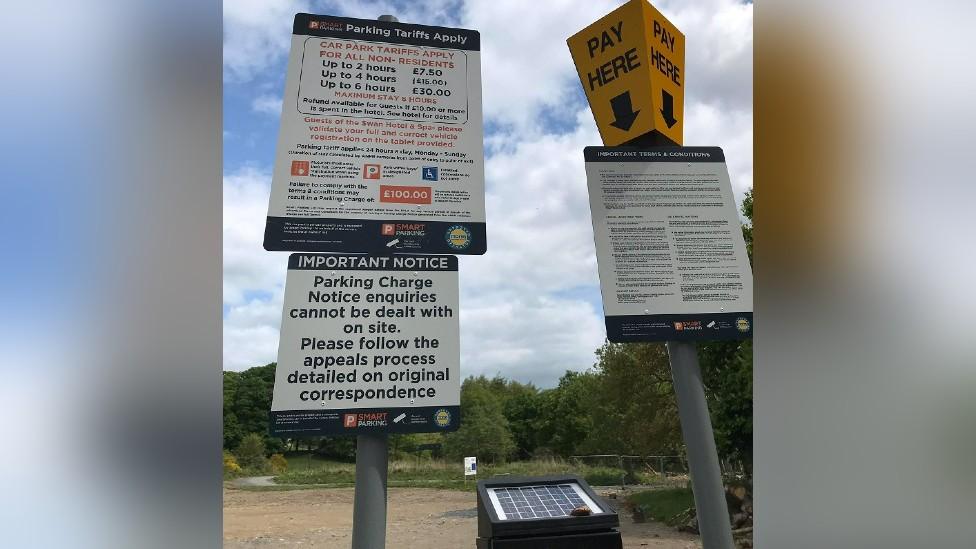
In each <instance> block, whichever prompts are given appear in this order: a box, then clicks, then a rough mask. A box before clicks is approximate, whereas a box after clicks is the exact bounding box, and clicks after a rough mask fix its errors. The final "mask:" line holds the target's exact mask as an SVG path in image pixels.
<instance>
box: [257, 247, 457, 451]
mask: <svg viewBox="0 0 976 549" xmlns="http://www.w3.org/2000/svg"><path fill="white" fill-rule="evenodd" d="M458 337H459V335H458V273H457V258H456V257H454V256H416V255H394V256H382V257H381V256H366V255H339V254H337V255H320V254H292V255H291V256H290V257H289V258H288V277H287V279H286V285H285V299H284V307H283V311H282V319H281V340H280V341H279V344H278V366H277V368H276V369H275V385H274V399H273V402H272V405H271V434H272V435H273V436H281V437H303V436H318V435H336V434H356V433H361V432H389V433H419V432H440V431H452V430H456V429H457V428H458V426H459V425H460V403H461V402H460V398H461V383H460V372H459V362H460V345H459V343H458Z"/></svg>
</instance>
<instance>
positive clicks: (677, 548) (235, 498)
mask: <svg viewBox="0 0 976 549" xmlns="http://www.w3.org/2000/svg"><path fill="white" fill-rule="evenodd" d="M352 500H353V489H352V488H331V489H309V490H292V491H278V492H272V491H268V492H260V491H248V490H235V489H225V490H224V547H225V548H229V549H253V548H257V547H284V548H293V547H303V548H304V547H314V548H322V549H333V548H334V549H348V548H349V546H350V542H351V539H350V538H351V535H352ZM477 523H478V519H477V514H476V511H475V494H474V493H472V492H457V491H453V490H432V489H422V488H391V489H390V491H389V506H388V510H387V534H386V540H387V547H390V548H391V549H396V548H399V547H406V548H411V549H414V548H416V549H459V548H473V547H474V540H475V537H476V536H477ZM620 532H621V537H622V538H623V541H624V547H625V548H626V549H638V548H641V547H650V548H659V549H660V548H663V549H698V548H700V547H701V543H700V541H699V540H698V538H697V537H696V536H692V535H688V534H682V533H679V532H676V531H675V530H674V529H672V528H670V527H668V526H665V525H663V524H659V523H653V522H649V523H644V524H635V523H633V522H632V521H631V520H630V517H629V516H626V515H624V516H621V526H620Z"/></svg>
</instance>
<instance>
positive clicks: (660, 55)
mask: <svg viewBox="0 0 976 549" xmlns="http://www.w3.org/2000/svg"><path fill="white" fill-rule="evenodd" d="M566 42H567V43H568V45H569V51H570V53H571V54H572V56H573V63H575V64H576V70H577V72H578V73H579V77H580V82H581V83H582V84H583V91H585V92H586V99H587V101H589V103H590V110H592V111H593V118H594V119H596V125H597V128H599V130H600V137H601V138H603V142H604V144H606V145H619V144H621V143H625V142H627V141H630V140H631V139H634V138H636V137H640V136H642V135H644V134H646V133H648V132H651V131H656V132H659V133H660V134H662V135H664V136H666V137H667V138H668V139H669V140H671V141H673V142H674V143H678V144H681V143H682V142H683V138H682V136H683V135H684V120H683V119H684V103H685V72H684V70H685V35H684V34H682V33H681V31H679V30H678V28H677V27H675V26H674V24H672V23H671V22H670V21H668V19H667V18H666V17H664V15H663V14H662V13H661V12H659V11H658V10H657V9H656V8H655V7H654V6H652V5H650V4H649V3H648V2H647V0H630V1H629V2H627V3H626V4H623V5H622V6H620V7H619V8H617V9H615V10H613V11H612V12H610V13H608V14H607V15H605V16H604V17H602V18H600V19H598V20H597V21H595V22H593V24H591V25H590V26H588V27H586V28H585V29H583V30H581V31H579V32H578V33H576V34H574V35H573V36H571V37H570V38H569V39H568V40H567V41H566Z"/></svg>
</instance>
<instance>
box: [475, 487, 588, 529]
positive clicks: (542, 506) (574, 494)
mask: <svg viewBox="0 0 976 549" xmlns="http://www.w3.org/2000/svg"><path fill="white" fill-rule="evenodd" d="M488 498H489V499H490V500H491V503H492V506H493V507H494V508H495V514H497V515H498V519H499V520H527V519H544V518H553V517H565V516H568V515H569V513H570V511H572V510H573V509H575V508H577V507H580V506H583V505H585V506H587V507H589V508H590V511H591V512H592V513H593V514H597V513H602V512H603V511H602V510H601V509H600V507H599V506H597V505H596V503H594V502H593V500H592V499H590V497H589V496H588V495H586V492H584V491H583V489H582V488H580V486H579V484H576V483H566V484H541V485H534V486H507V487H498V488H488Z"/></svg>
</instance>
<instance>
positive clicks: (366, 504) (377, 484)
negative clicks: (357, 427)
mask: <svg viewBox="0 0 976 549" xmlns="http://www.w3.org/2000/svg"><path fill="white" fill-rule="evenodd" d="M377 20H379V21H392V22H394V23H396V22H397V21H399V19H397V18H396V17H394V16H392V15H381V16H379V17H377ZM388 443H389V436H388V435H387V434H386V433H378V434H370V435H359V436H357V437H356V493H355V495H354V496H353V497H354V500H353V504H352V549H385V548H386V477H387V471H388V470H389V463H388V456H387V447H388Z"/></svg>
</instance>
